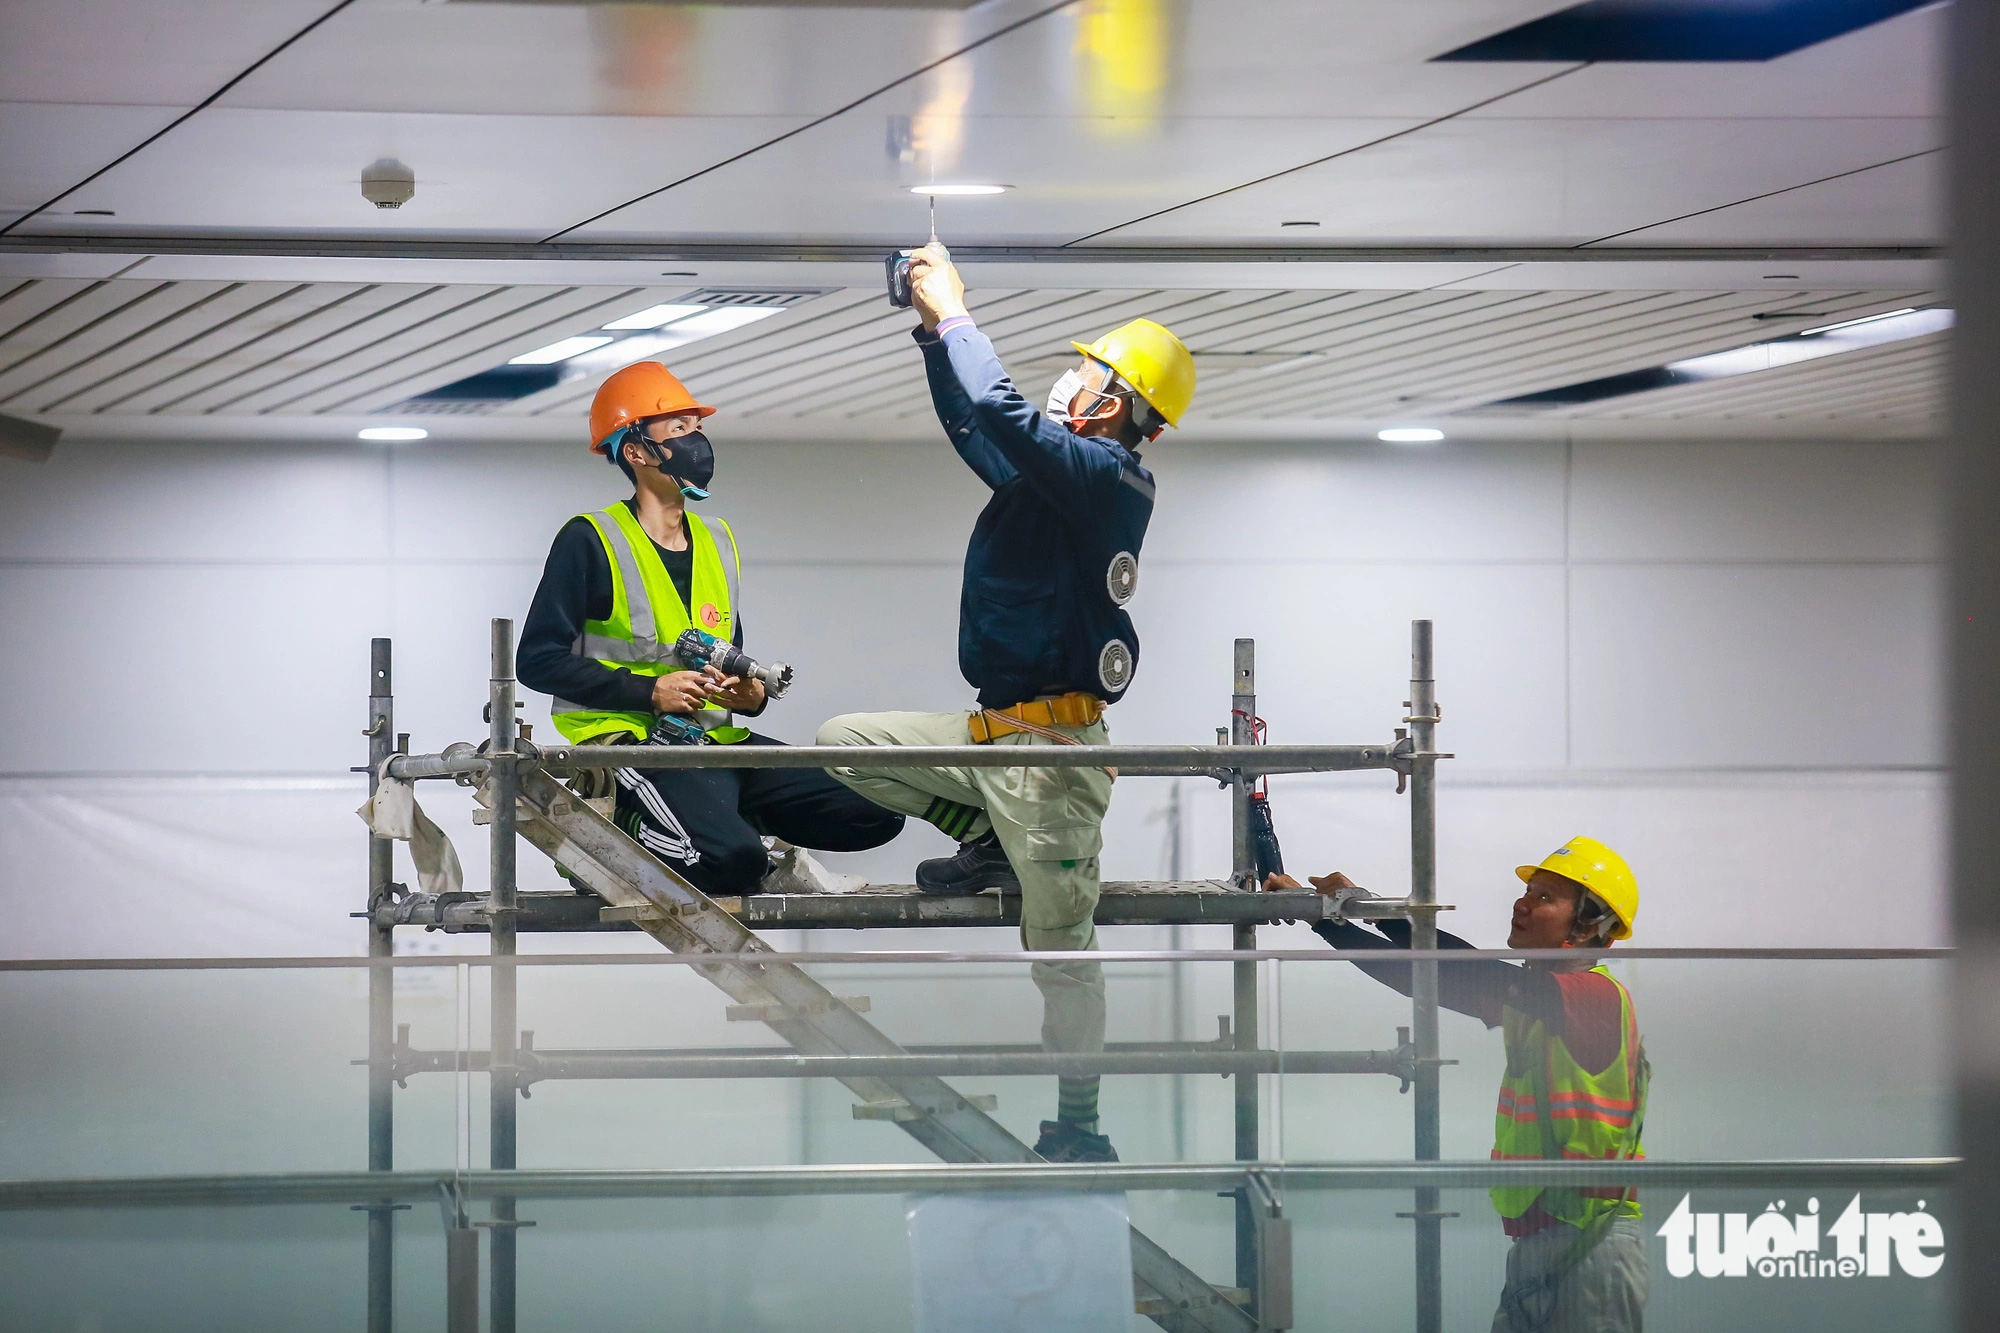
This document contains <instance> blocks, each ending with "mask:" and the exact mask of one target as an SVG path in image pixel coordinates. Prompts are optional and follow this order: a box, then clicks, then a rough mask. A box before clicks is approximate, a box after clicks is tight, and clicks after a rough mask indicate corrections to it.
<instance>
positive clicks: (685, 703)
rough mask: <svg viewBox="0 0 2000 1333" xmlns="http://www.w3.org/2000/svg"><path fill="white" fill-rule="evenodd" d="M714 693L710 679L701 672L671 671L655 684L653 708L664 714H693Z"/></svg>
mask: <svg viewBox="0 0 2000 1333" xmlns="http://www.w3.org/2000/svg"><path fill="white" fill-rule="evenodd" d="M712 693H713V689H712V686H711V682H710V681H709V678H708V677H707V676H705V675H703V674H702V673H701V672H699V671H669V672H668V673H667V674H666V675H664V676H661V677H660V678H659V679H658V680H655V681H654V682H653V707H655V708H657V709H659V710H660V711H661V712H662V713H683V714H685V713H692V712H694V711H695V710H696V709H698V708H700V707H701V706H702V705H703V704H705V703H707V702H708V701H709V698H710V696H711V695H712Z"/></svg>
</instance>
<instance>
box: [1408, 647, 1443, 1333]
mask: <svg viewBox="0 0 2000 1333" xmlns="http://www.w3.org/2000/svg"><path fill="white" fill-rule="evenodd" d="M1409 704H1410V714H1409V717H1410V723H1409V725H1410V740H1411V742H1412V743H1413V746H1414V749H1415V751H1416V753H1415V756H1414V757H1413V758H1412V760H1411V763H1410V904H1411V906H1412V907H1420V906H1425V905H1429V904H1432V903H1435V902H1436V901H1437V761H1436V760H1435V759H1433V758H1431V757H1430V756H1431V755H1432V754H1434V753H1435V752H1436V750H1437V682H1436V680H1435V677H1434V663H1433V658H1432V641H1431V622H1430V621H1428V620H1413V621H1411V622H1410V699H1409ZM1410 945H1411V947H1412V948H1415V949H1435V948H1437V915H1436V913H1434V912H1427V911H1413V912H1411V914H1410ZM1410 983H1411V984H1410V1009H1411V1012H1410V1025H1411V1031H1412V1033H1413V1034H1414V1036H1415V1039H1416V1048H1417V1068H1416V1078H1415V1089H1416V1105H1415V1106H1414V1108H1412V1109H1413V1110H1414V1112H1415V1116H1416V1135H1415V1137H1416V1157H1417V1160H1418V1161H1422V1162H1434V1161H1436V1160H1438V1155H1439V1137H1440V1136H1439V1106H1438V1064H1437V1055H1438V965H1437V963H1435V962H1419V963H1415V964H1413V965H1412V967H1411V976H1410ZM1439 1197H1440V1196H1439V1192H1438V1190H1437V1189H1436V1188H1435V1187H1428V1188H1423V1189H1419V1190H1417V1191H1416V1218H1415V1223H1416V1229H1417V1236H1416V1249H1417V1263H1416V1277H1417V1293H1416V1295H1417V1330H1418V1333H1437V1330H1438V1329H1440V1328H1442V1327H1443V1323H1444V1273H1443V1234H1442V1226H1443V1219H1442V1218H1441V1217H1440V1216H1439V1208H1438V1201H1439Z"/></svg>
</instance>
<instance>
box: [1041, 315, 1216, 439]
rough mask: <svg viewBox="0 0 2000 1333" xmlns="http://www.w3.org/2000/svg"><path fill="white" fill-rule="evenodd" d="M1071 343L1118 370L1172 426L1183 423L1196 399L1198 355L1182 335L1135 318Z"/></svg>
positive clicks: (1120, 375)
mask: <svg viewBox="0 0 2000 1333" xmlns="http://www.w3.org/2000/svg"><path fill="white" fill-rule="evenodd" d="M1070 346H1071V347H1074V348H1075V349H1076V350H1077V351H1079V352H1082V353H1083V354H1084V355H1085V356H1088V357H1092V358H1095V359H1096V360H1099V361H1102V362H1103V363H1104V364H1105V365H1107V366H1110V367H1111V368H1112V369H1113V370H1115V371H1117V372H1118V375H1119V378H1121V379H1123V380H1124V381H1125V382H1126V383H1127V384H1129V385H1131V386H1132V388H1133V389H1134V390H1135V391H1137V393H1138V395H1139V396H1140V397H1141V398H1143V399H1145V400H1146V401H1147V402H1148V403H1151V404H1152V405H1153V410H1154V411H1155V412H1158V413H1159V414H1160V415H1161V416H1163V417H1165V418H1166V419H1167V424H1168V425H1169V426H1178V425H1180V424H1181V417H1182V415H1183V414H1185V413H1186V412H1187V410H1188V404H1189V403H1191V402H1193V401H1194V355H1193V353H1191V352H1189V351H1188V349H1187V345H1186V344H1185V343H1183V342H1182V341H1181V340H1180V339H1179V338H1176V337H1174V335H1173V334H1171V333H1169V332H1168V331H1167V330H1166V329H1164V328H1162V327H1161V326H1160V325H1158V324H1155V323H1154V322H1153V321H1152V320H1150V319H1135V320H1133V321H1132V322H1131V323H1130V324H1121V325H1119V326H1118V327H1117V328H1115V329H1113V330H1111V332H1109V333H1107V334H1105V335H1104V336H1103V337H1102V338H1099V339H1098V340H1097V341H1096V342H1094V343H1090V344H1089V345H1087V346H1086V345H1085V344H1083V343H1079V342H1073V343H1071V344H1070Z"/></svg>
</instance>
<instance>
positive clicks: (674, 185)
mask: <svg viewBox="0 0 2000 1333" xmlns="http://www.w3.org/2000/svg"><path fill="white" fill-rule="evenodd" d="M347 2H348V0H343V3H347ZM1075 3H1077V0H1057V3H1055V4H1053V5H1049V6H1048V7H1046V8H1044V9H1038V10H1036V11H1035V12H1034V13H1032V14H1029V15H1027V16H1026V17H1023V18H1019V19H1016V20H1015V21H1014V22H1012V23H1009V24H1007V25H1006V26H1005V27H1002V28H998V29H996V30H994V31H993V32H990V33H988V34H986V35H985V36H984V37H981V38H980V39H979V40H978V41H976V42H969V43H967V44H966V45H964V46H961V47H960V48H958V50H956V51H953V52H951V53H949V54H948V55H942V56H939V57H938V58H937V59H936V60H933V61H931V62H930V63H929V64H927V65H922V66H919V67H918V68H916V69H913V70H911V71H910V72H909V73H908V74H905V75H903V76H901V77H900V78H897V79H893V80H891V81H890V82H888V83H885V84H883V85H882V86H881V87H880V88H877V89H875V90H874V91H873V92H870V93H864V94H862V95H861V96H860V97H857V98H855V99H854V100H853V101H851V102H849V103H848V104H847V105H845V106H842V107H836V108H835V109H833V110H832V111H829V112H827V113H826V114H825V115H823V116H819V117H817V118H815V119H813V120H809V121H807V122H806V123H805V124H803V125H800V126H797V127H795V128H793V129H789V130H786V131H785V132H784V133H783V134H780V135H779V136H778V137H777V138H775V139H768V140H766V141H765V142H763V143H760V144H757V145H755V146H754V147H750V148H746V149H744V150H743V151H742V152H740V153H737V154H735V155H733V156H730V157H725V158H723V159H722V161H720V162H715V163H711V164H710V165H708V166H705V167H703V168H702V169H701V170H700V171H697V172H694V173H693V174H691V175H687V176H683V177H681V178H680V179H679V180H676V181H669V182H668V183H667V184H665V185H662V186H660V187H659V188H658V189H657V190H648V191H647V192H646V193H644V194H642V195H639V196H637V197H636V198H632V199H627V200H626V201H625V202H624V203H622V204H614V205H612V206H611V207H610V208H607V209H605V210H604V211H603V212H601V213H596V214H593V215H592V216H590V217H587V218H585V219H584V220H583V221H581V222H573V223H571V224H570V225H569V226H567V227H564V228H563V229H562V230H561V231H558V232H554V233H552V234H550V235H548V236H544V237H543V238H542V240H541V244H543V245H547V244H548V243H549V242H551V241H557V240H560V239H562V238H563V237H565V236H567V235H569V234H570V233H571V232H573V231H576V230H578V229H580V228H583V227H588V226H589V225H590V224H591V223H593V222H600V221H602V220H603V219H605V218H608V217H610V216H611V215H612V214H613V213H616V212H618V211H620V210H621V209H626V208H630V207H631V206H632V205H634V204H637V203H643V202H645V201H646V200H648V199H651V198H653V197H654V196H656V195H661V194H665V193H666V192H667V191H668V190H673V189H678V188H679V187H681V186H683V185H686V184H687V183H688V182H689V181H691V180H697V179H699V178H700V177H703V176H706V175H708V174H709V173H710V172H714V171H720V170H722V169H723V168H724V167H726V166H729V165H731V164H732V163H736V162H741V161H742V160H743V159H744V158H746V157H750V156H753V155H755V154H757V153H761V152H763V151H764V150H765V149H766V148H775V147H776V146H777V145H779V144H781V143H783V142H785V141H786V140H787V139H791V138H795V137H797V136H798V135H801V134H804V133H805V132H806V131H807V130H810V129H816V128H818V127H819V126H821V125H824V124H826V123H827V122H828V121H830V120H833V119H834V118H836V117H838V116H844V115H846V114H847V113H848V112H850V111H852V110H854V108H856V107H858V106H861V105H862V104H864V103H866V102H872V101H874V100H875V99H876V98H878V97H880V96H881V95H882V94H883V93H886V92H888V91H890V90H891V89H894V88H900V87H901V86H902V85H904V84H906V83H908V82H910V80H912V79H917V78H921V77H923V76H924V75H925V74H928V73H930V72H931V71H932V70H934V69H937V68H938V67H939V66H941V65H947V64H949V63H951V62H952V61H954V60H956V59H958V58H959V57H960V56H963V55H967V54H970V53H971V52H973V51H976V50H978V49H979V48H980V47H982V46H985V45H986V44H987V43H988V42H993V41H997V40H999V39H1000V38H1002V37H1005V36H1007V35H1009V34H1010V33H1014V32H1018V31H1020V30H1021V29H1022V28H1025V27H1027V26H1028V25H1029V24H1031V23H1038V22H1040V21H1041V20H1042V19H1045V18H1047V17H1048V16H1049V15H1051V14H1054V13H1056V12H1057V11H1059V10H1064V9H1068V8H1069V7H1070V6H1071V5H1073V4H1075ZM4 234H5V232H4V231H0V235H4Z"/></svg>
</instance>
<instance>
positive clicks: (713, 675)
mask: <svg viewBox="0 0 2000 1333" xmlns="http://www.w3.org/2000/svg"><path fill="white" fill-rule="evenodd" d="M703 673H704V674H705V675H706V676H707V677H708V697H709V698H711V699H713V700H715V702H717V703H719V704H721V705H722V706H723V707H724V708H733V709H738V710H740V711H742V712H745V713H754V712H756V711H757V710H758V709H759V708H761V707H763V706H764V682H763V681H761V680H745V679H743V678H742V677H741V676H725V675H723V674H722V673H721V672H720V671H717V670H716V669H715V668H714V667H705V668H703Z"/></svg>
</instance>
